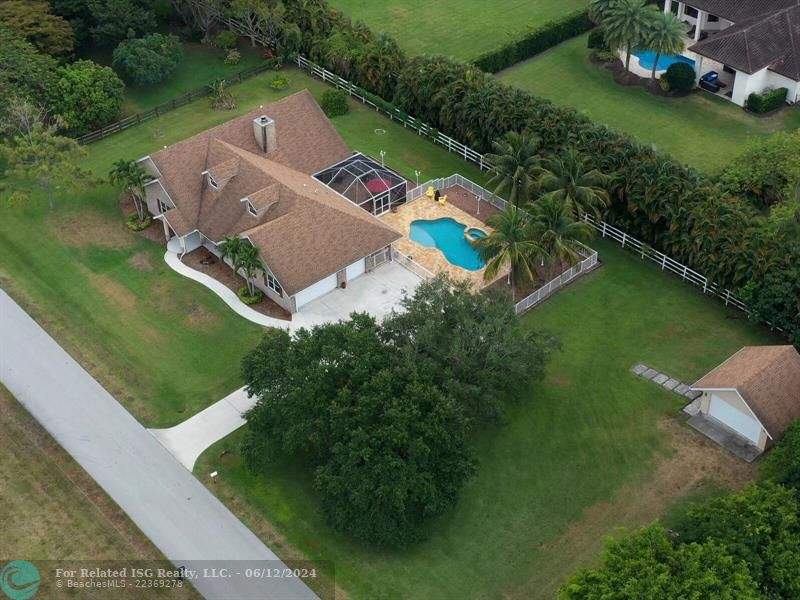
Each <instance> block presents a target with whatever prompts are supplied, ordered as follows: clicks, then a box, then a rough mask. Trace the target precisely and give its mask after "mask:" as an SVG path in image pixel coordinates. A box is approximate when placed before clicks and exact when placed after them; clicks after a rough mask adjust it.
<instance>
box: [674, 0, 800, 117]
mask: <svg viewBox="0 0 800 600" xmlns="http://www.w3.org/2000/svg"><path fill="white" fill-rule="evenodd" d="M673 4H674V0H666V2H665V4H664V11H665V12H667V11H670V10H672V8H673ZM677 5H678V6H677V15H678V18H680V19H681V20H682V21H685V22H686V23H687V25H688V27H689V31H688V35H689V44H688V45H689V48H688V50H687V51H686V52H685V53H684V54H685V55H686V56H688V57H689V58H692V59H694V60H695V70H696V72H697V76H698V77H701V76H702V75H703V74H705V73H706V72H708V71H711V70H714V71H717V72H718V73H719V76H720V78H719V81H720V82H721V83H723V84H724V86H725V87H724V88H723V90H722V91H721V93H720V95H722V96H724V97H727V98H729V99H730V100H731V101H733V102H734V103H736V104H738V105H739V106H744V105H745V102H746V101H747V97H748V96H749V95H750V94H751V93H762V92H764V91H766V90H769V89H775V88H782V87H785V88H786V89H788V90H789V92H788V94H787V96H786V99H787V102H789V103H791V104H794V103H796V102H798V101H800V0H689V1H688V2H677Z"/></svg>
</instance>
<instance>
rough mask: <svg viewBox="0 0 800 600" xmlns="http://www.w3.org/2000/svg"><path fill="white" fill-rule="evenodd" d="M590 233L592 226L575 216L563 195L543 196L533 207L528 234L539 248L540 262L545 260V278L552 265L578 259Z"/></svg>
mask: <svg viewBox="0 0 800 600" xmlns="http://www.w3.org/2000/svg"><path fill="white" fill-rule="evenodd" d="M593 234H594V229H592V226H591V225H589V224H588V223H585V222H583V221H578V220H576V219H575V215H574V214H573V212H572V210H570V208H569V206H568V205H567V202H566V201H565V200H564V199H563V198H557V197H553V196H551V197H549V198H543V199H542V200H541V201H539V202H536V203H535V205H534V207H533V214H532V221H531V235H532V238H533V239H534V240H535V241H536V244H537V245H538V246H539V247H540V248H541V250H542V255H541V260H542V265H544V263H545V261H546V262H547V263H548V273H549V276H548V278H551V277H552V276H553V267H554V266H556V265H557V264H561V263H564V262H568V263H569V264H570V265H574V264H575V263H577V262H578V261H579V260H580V256H581V255H580V250H581V248H582V244H585V243H586V242H588V241H589V240H590V239H591V238H592V236H593Z"/></svg>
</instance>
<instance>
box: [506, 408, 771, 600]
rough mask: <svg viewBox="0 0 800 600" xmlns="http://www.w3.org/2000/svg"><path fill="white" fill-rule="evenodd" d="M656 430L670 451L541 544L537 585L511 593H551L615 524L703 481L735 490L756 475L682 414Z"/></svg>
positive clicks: (650, 517) (638, 520)
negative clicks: (692, 426)
mask: <svg viewBox="0 0 800 600" xmlns="http://www.w3.org/2000/svg"><path fill="white" fill-rule="evenodd" d="M658 429H659V430H660V431H662V432H664V433H666V434H668V436H669V450H668V452H667V453H666V454H665V455H664V456H662V457H661V458H659V459H657V461H656V463H655V464H654V465H653V468H652V469H651V470H650V471H649V473H650V474H649V475H648V476H647V477H646V478H645V479H644V480H643V481H637V482H634V483H631V484H629V485H627V486H625V487H623V488H622V489H621V490H620V491H619V492H618V493H617V494H616V496H615V497H614V498H613V499H612V500H610V501H608V502H601V503H599V504H595V505H594V506H591V507H590V508H588V509H587V510H586V511H584V513H583V515H582V517H581V519H580V520H578V521H576V522H574V523H573V524H572V525H570V527H569V528H568V529H567V531H566V532H565V533H564V534H563V535H561V537H559V538H558V539H556V540H555V541H553V542H551V543H549V544H545V545H543V546H541V547H540V548H539V549H540V550H542V551H543V552H544V554H543V556H544V557H545V558H544V559H543V560H542V561H540V562H538V564H537V571H538V574H537V577H536V580H535V581H536V588H533V587H530V585H529V584H528V583H527V582H526V583H523V584H522V585H521V586H519V587H518V588H516V589H515V590H514V591H513V593H512V594H510V595H509V596H508V597H509V598H520V599H522V598H554V597H555V596H556V592H557V590H558V588H559V586H560V585H561V584H562V583H563V581H564V579H565V578H566V577H568V576H569V575H570V574H571V573H573V572H574V571H575V569H577V568H579V567H586V566H591V565H592V564H594V563H595V562H596V561H597V557H598V556H599V555H600V552H601V550H602V547H603V538H604V537H605V536H607V535H611V534H614V533H616V532H617V531H618V528H621V527H624V528H627V529H635V528H638V527H641V526H643V525H647V524H649V523H652V522H653V521H655V520H656V519H659V518H660V517H662V516H663V515H664V514H665V513H666V512H667V510H668V508H669V507H670V506H672V505H674V504H675V503H676V502H678V501H680V500H681V499H683V498H686V497H687V496H689V497H690V496H691V494H693V493H696V492H697V491H699V490H700V489H701V488H702V487H703V486H706V485H709V484H711V485H713V487H715V488H719V489H725V490H731V491H733V490H738V489H741V488H742V487H744V486H745V485H746V484H747V483H748V482H749V481H751V480H752V479H753V478H754V477H755V474H756V467H755V466H754V465H752V464H748V463H745V462H744V461H741V460H739V459H738V458H736V457H735V456H733V455H732V454H730V453H729V452H727V451H726V450H724V449H723V448H721V447H720V446H718V445H717V444H715V443H714V442H712V441H711V440H709V439H708V438H706V437H704V436H702V435H700V434H699V433H697V432H696V431H694V430H693V429H690V428H689V427H688V426H686V425H685V424H684V423H683V419H682V418H667V417H664V418H662V419H660V420H659V422H658ZM542 572H544V573H548V574H549V575H550V578H549V580H548V582H547V584H546V585H545V586H542V585H541V584H542V579H541V573H542Z"/></svg>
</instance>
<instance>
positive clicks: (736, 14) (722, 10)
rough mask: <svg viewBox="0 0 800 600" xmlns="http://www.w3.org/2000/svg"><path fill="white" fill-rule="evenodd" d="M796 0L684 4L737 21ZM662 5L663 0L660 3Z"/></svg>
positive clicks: (721, 0)
mask: <svg viewBox="0 0 800 600" xmlns="http://www.w3.org/2000/svg"><path fill="white" fill-rule="evenodd" d="M797 3H798V0H687V1H686V4H687V5H689V6H692V7H694V8H697V9H699V10H704V11H706V12H709V13H711V14H712V15H717V16H718V17H722V18H723V19H727V20H729V21H733V22H734V23H738V22H739V21H743V20H744V19H750V18H752V17H757V16H759V15H764V14H767V13H771V12H775V11H777V10H780V9H782V8H787V7H789V6H794V5H795V4H797ZM661 4H662V5H663V2H662V3H661Z"/></svg>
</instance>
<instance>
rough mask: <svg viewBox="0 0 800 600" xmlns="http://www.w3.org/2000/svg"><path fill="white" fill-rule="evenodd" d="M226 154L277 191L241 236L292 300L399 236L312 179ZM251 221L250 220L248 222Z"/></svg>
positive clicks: (271, 163)
mask: <svg viewBox="0 0 800 600" xmlns="http://www.w3.org/2000/svg"><path fill="white" fill-rule="evenodd" d="M228 148H229V149H230V150H231V151H232V152H235V153H237V154H238V155H239V156H240V157H241V158H242V159H243V160H242V166H243V167H244V164H246V163H249V164H252V165H253V166H255V167H257V168H258V169H260V170H261V171H262V172H264V173H269V175H270V177H272V178H273V179H274V180H275V181H276V182H278V184H279V185H280V200H279V201H278V203H277V204H275V205H274V206H273V207H272V208H271V209H270V210H269V211H268V212H267V213H266V215H265V216H264V217H263V221H264V222H262V223H259V224H257V225H254V226H252V227H251V228H249V229H246V230H244V231H242V235H244V236H247V237H248V238H250V241H252V242H253V244H254V245H255V246H257V247H258V249H259V251H260V252H261V257H262V258H263V259H264V262H266V263H267V265H268V266H269V268H270V270H271V271H272V272H273V273H274V274H275V276H276V277H277V278H278V281H280V283H281V285H282V286H283V288H284V290H286V292H287V293H288V294H289V295H290V296H291V295H293V294H296V293H297V292H299V291H300V290H303V289H305V288H307V287H308V286H310V285H312V284H314V283H316V282H317V281H320V280H321V279H323V278H325V277H327V276H328V275H331V274H332V273H335V272H336V271H339V270H340V269H343V268H345V267H346V266H348V265H350V264H352V263H354V262H355V261H357V260H358V259H360V258H363V257H365V256H367V255H368V254H371V253H373V252H376V251H378V250H380V249H381V248H383V247H385V246H387V245H389V244H391V243H392V242H394V241H395V240H397V239H399V238H400V237H401V235H400V234H399V233H398V232H397V231H395V230H394V229H392V228H391V227H389V226H388V225H386V224H385V223H383V221H381V220H380V219H377V218H376V217H374V216H373V215H371V214H370V213H368V212H367V211H365V210H363V209H361V208H359V207H357V206H356V205H355V204H353V203H352V202H350V201H348V200H346V199H345V198H342V197H341V196H340V195H339V194H337V193H336V192H334V191H333V190H331V189H330V188H328V187H326V186H325V185H323V184H322V183H320V182H319V181H317V180H315V179H314V178H312V177H310V176H309V175H306V174H304V173H299V172H298V171H294V170H292V169H289V168H287V167H285V166H283V165H280V164H278V163H276V162H274V161H271V160H269V159H268V158H266V157H264V156H263V155H262V156H259V155H256V154H253V153H251V152H247V151H245V150H242V149H240V148H236V147H235V146H232V145H228ZM250 219H251V220H252V219H253V218H252V217H250Z"/></svg>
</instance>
